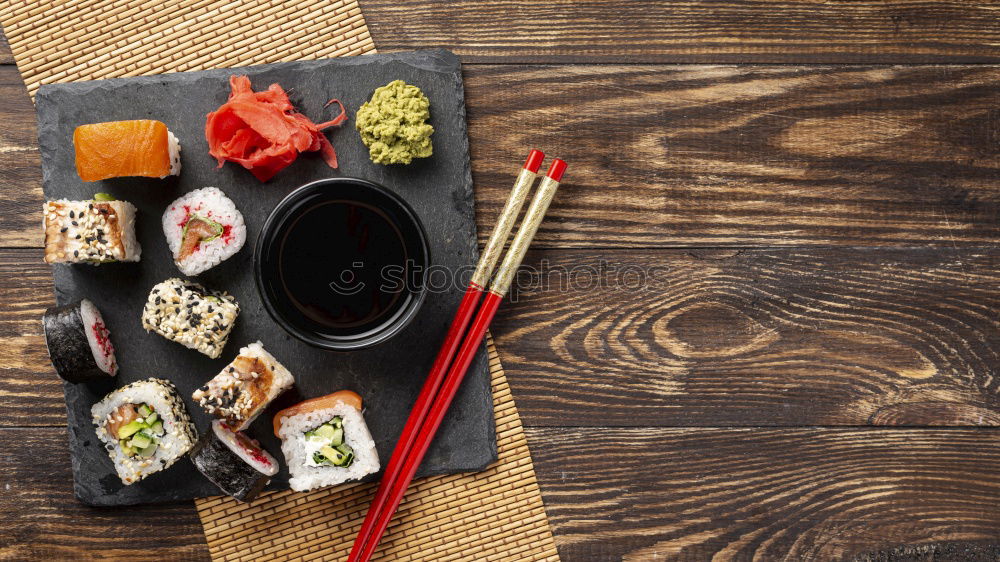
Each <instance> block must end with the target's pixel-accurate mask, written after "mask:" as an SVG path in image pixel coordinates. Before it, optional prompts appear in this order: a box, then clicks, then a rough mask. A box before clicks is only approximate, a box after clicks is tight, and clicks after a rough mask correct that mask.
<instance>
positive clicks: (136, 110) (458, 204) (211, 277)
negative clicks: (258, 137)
mask: <svg viewBox="0 0 1000 562" xmlns="http://www.w3.org/2000/svg"><path fill="white" fill-rule="evenodd" d="M234 73H242V74H247V75H249V76H250V78H251V81H252V82H253V85H254V88H255V89H256V90H260V89H264V88H267V86H268V85H270V84H271V83H274V82H277V83H279V84H281V85H282V86H283V87H284V88H285V89H286V90H287V91H288V92H289V96H290V97H291V99H292V102H293V103H294V104H295V105H296V107H297V108H298V109H299V110H300V111H302V112H303V113H304V114H306V115H307V116H309V117H310V118H312V119H313V120H314V121H316V122H321V121H325V120H327V119H329V118H331V117H332V116H333V115H334V114H333V113H332V112H333V111H334V110H335V108H334V107H331V108H329V109H324V108H323V104H324V103H325V102H326V101H327V100H328V99H330V98H332V97H336V98H339V99H340V100H341V101H343V102H344V105H346V106H347V108H348V112H349V115H350V120H349V121H348V123H347V124H346V125H344V126H343V127H341V128H337V129H332V130H327V137H328V138H329V139H330V140H331V142H332V143H333V145H334V147H335V148H336V150H337V154H338V156H339V158H340V169H339V170H332V169H330V168H329V167H327V166H326V164H325V163H324V162H323V161H322V160H321V159H320V157H319V155H318V153H308V154H305V155H302V156H300V157H299V159H298V160H297V161H296V162H295V163H294V164H293V165H292V166H290V167H288V168H286V169H285V170H283V171H282V172H280V173H279V174H278V175H277V176H276V177H275V178H274V179H272V180H271V181H270V182H268V183H266V184H261V183H260V182H258V181H257V180H256V179H255V178H253V177H252V176H251V175H250V173H249V172H248V171H246V170H244V169H243V168H242V167H239V166H237V165H234V164H226V165H225V166H224V167H223V168H222V169H216V162H215V160H214V159H213V158H212V157H211V156H209V154H208V146H207V143H206V141H205V135H204V125H205V115H206V114H207V113H208V112H210V111H213V110H214V109H216V108H217V107H218V106H219V105H221V104H222V103H223V102H224V101H225V100H226V98H227V96H228V94H229V84H228V78H229V76H230V75H232V74H234ZM395 79H402V80H405V81H406V82H408V83H410V84H415V85H417V86H419V87H420V88H421V89H422V90H423V91H424V93H426V95H427V97H428V98H429V99H430V101H431V124H432V125H433V126H434V129H435V133H434V136H433V142H434V155H433V156H432V157H430V158H427V159H423V160H417V161H414V163H413V164H411V165H408V166H391V167H386V166H380V165H376V164H372V163H371V162H370V161H369V159H368V154H367V149H366V148H365V147H364V145H363V144H362V143H361V140H360V138H359V135H358V133H357V131H355V130H354V129H353V122H354V112H355V111H356V110H357V108H358V107H359V106H360V105H361V103H363V102H364V101H366V100H367V99H368V98H369V97H370V96H371V94H372V92H373V91H374V89H375V88H377V87H379V86H382V85H384V84H387V83H389V82H390V81H392V80H395ZM36 106H37V111H38V122H39V126H38V138H39V144H40V145H41V152H42V170H43V182H44V192H45V197H46V199H59V198H67V199H89V198H91V197H92V196H93V194H94V193H95V192H110V193H112V194H113V195H115V196H116V197H118V198H119V199H124V200H128V201H131V202H132V203H133V204H135V205H136V207H138V209H139V219H138V225H137V235H138V237H139V242H140V244H141V245H142V261H141V262H139V263H135V264H109V265H102V266H99V267H92V266H66V265H57V266H55V267H54V268H53V275H54V277H55V288H56V300H57V302H58V303H59V304H65V303H68V302H70V301H74V300H77V299H79V298H82V297H87V298H89V299H91V300H92V301H94V303H95V304H96V305H97V306H98V308H99V309H100V310H101V312H102V314H103V315H104V318H105V320H106V322H107V324H108V326H109V328H110V329H111V334H112V340H113V343H114V344H115V347H116V349H117V354H118V361H119V364H120V366H121V371H120V373H119V375H118V377H117V380H115V381H114V382H113V383H112V382H109V383H107V384H100V383H98V384H88V385H73V384H66V385H65V390H66V403H67V412H68V418H69V420H68V423H69V441H70V449H71V452H72V462H73V477H74V481H75V491H76V496H77V498H78V499H79V500H80V501H82V502H84V503H87V504H91V505H127V504H136V503H152V502H165V501H174V500H183V499H190V498H195V497H202V496H209V495H216V494H218V493H219V491H218V490H217V489H216V488H215V486H213V485H212V484H211V483H210V482H208V480H206V479H205V478H203V477H202V476H201V474H200V473H198V472H197V471H196V470H195V469H194V467H193V466H192V464H191V463H190V461H189V460H187V459H184V460H181V461H179V462H178V463H177V464H175V465H174V466H173V467H171V468H170V469H168V470H165V471H162V472H160V473H157V474H154V475H152V476H150V477H148V478H146V479H145V480H143V481H141V482H139V483H136V484H133V485H131V486H123V485H122V484H121V482H120V481H119V480H118V478H117V476H116V475H115V473H114V467H113V466H112V464H111V461H110V459H109V458H108V456H107V454H106V453H105V451H104V449H103V448H102V447H101V445H100V443H99V440H98V439H97V437H96V435H95V433H94V428H93V426H92V425H91V421H90V407H91V405H93V404H94V402H96V401H97V400H99V399H100V398H101V397H103V396H104V395H105V394H106V393H108V392H110V391H111V390H113V389H114V388H115V387H118V386H122V385H124V384H127V383H129V382H132V381H135V380H139V379H144V378H148V377H152V376H156V377H162V378H167V379H170V380H172V381H174V383H175V384H176V385H177V386H178V388H179V389H180V391H181V393H182V395H183V396H184V397H185V399H186V403H187V407H188V410H189V412H190V413H191V414H192V417H193V418H194V420H195V423H196V424H197V426H198V430H199V432H203V431H205V430H206V429H207V428H208V424H209V417H208V416H207V415H206V414H205V413H204V412H203V411H202V410H201V409H200V408H198V407H197V406H196V405H195V404H193V403H192V402H191V400H190V395H191V392H192V391H193V390H194V389H195V388H197V387H198V386H201V385H202V384H204V382H205V381H207V380H208V379H209V378H211V377H212V376H214V375H215V374H216V373H217V372H219V371H220V370H221V369H222V367H223V366H225V365H226V364H227V363H228V362H229V361H231V360H232V359H233V357H235V356H236V353H237V351H238V350H239V348H240V347H242V346H243V345H246V344H247V343H250V342H253V341H256V340H258V339H259V340H261V341H262V342H263V343H264V347H265V348H266V349H268V350H269V351H271V352H272V353H273V354H274V355H275V357H277V358H278V360H279V361H281V362H282V363H283V364H284V365H285V366H287V367H288V368H289V369H290V370H291V372H292V374H293V375H294V376H295V379H296V387H295V388H294V389H293V390H292V391H289V392H286V393H285V394H284V395H282V396H281V397H279V398H278V400H276V401H275V403H274V404H272V406H271V407H270V408H269V409H268V411H267V412H265V413H264V414H263V415H261V417H260V418H258V419H257V420H256V421H255V422H254V424H253V425H252V427H251V428H250V432H249V433H250V434H251V435H252V436H253V437H255V438H257V439H260V440H261V442H262V444H264V446H265V447H266V448H267V449H268V450H269V451H271V453H272V454H274V455H275V457H277V458H279V459H281V458H282V457H281V450H280V446H279V443H278V440H277V439H276V438H275V437H274V436H273V434H272V433H271V431H270V424H271V417H272V414H273V413H274V412H275V411H277V410H278V409H280V408H283V407H287V406H289V405H291V404H294V403H296V402H298V401H300V400H303V399H305V398H311V397H314V396H319V395H322V394H327V393H329V392H333V391H336V390H340V389H345V388H346V389H352V390H355V391H357V392H358V393H359V394H361V396H362V397H363V398H364V402H365V408H366V412H365V417H366V419H367V422H368V427H369V429H370V430H371V433H372V435H373V437H374V438H375V441H376V443H377V445H378V451H379V456H380V458H381V460H382V464H383V466H385V463H386V462H387V461H388V459H389V455H390V454H391V451H392V447H393V446H394V445H395V441H396V439H397V437H398V435H399V433H400V432H401V431H402V427H403V424H404V422H405V420H406V416H407V414H408V412H409V408H410V406H411V405H412V404H413V402H414V400H415V399H416V395H417V392H418V391H419V389H420V386H421V384H422V382H423V379H424V377H425V375H426V373H427V370H428V369H429V367H430V365H431V362H432V360H433V357H434V354H435V352H436V350H437V346H438V344H439V342H440V341H441V339H442V338H443V336H444V333H445V331H446V329H447V326H448V323H449V322H450V320H451V316H452V314H453V311H454V310H455V308H456V306H457V304H458V301H459V300H460V298H461V288H460V286H458V285H456V286H454V287H452V288H451V289H449V290H447V291H444V292H431V294H429V295H428V298H427V299H426V301H425V302H424V304H423V306H422V308H421V310H420V312H419V314H418V315H417V317H416V318H415V319H414V321H413V322H412V323H411V324H410V325H409V326H408V327H407V328H406V329H405V330H403V331H402V332H401V333H400V334H398V335H396V336H395V337H394V338H393V339H392V340H390V341H389V342H386V343H384V344H382V345H380V346H377V347H375V348H373V349H369V350H365V351H356V352H351V353H334V352H327V351H321V350H318V349H314V348H311V347H309V346H308V345H306V344H304V343H302V342H300V341H298V340H296V339H294V338H292V337H291V336H289V335H287V334H286V333H285V332H283V331H282V330H281V328H279V327H278V326H277V325H276V324H275V323H274V322H273V321H272V320H271V318H270V316H268V315H267V312H266V311H265V310H264V308H263V305H262V304H261V302H260V299H259V297H258V294H257V290H256V288H255V286H254V282H253V278H252V274H251V265H252V257H253V256H252V254H253V248H252V246H253V242H254V241H255V240H256V238H257V233H258V231H259V229H260V227H261V225H262V224H263V222H264V220H265V218H266V217H267V215H268V213H269V212H270V211H271V209H272V208H273V207H274V206H275V205H276V204H277V203H278V201H280V200H281V198H282V197H284V196H285V195H286V194H288V193H289V192H290V191H292V190H293V189H295V188H296V187H298V186H300V185H302V184H305V183H307V182H310V181H313V180H317V179H320V178H325V177H333V176H354V177H360V178H365V179H369V180H372V181H375V182H378V183H381V184H383V185H385V186H386V187H388V188H389V189H392V190H393V191H395V192H396V193H399V194H400V195H401V196H402V197H403V198H404V199H406V200H407V201H408V202H409V203H410V205H411V206H412V207H413V208H414V210H415V211H416V212H417V214H418V215H419V216H420V218H421V220H422V221H423V223H424V226H425V227H426V229H427V234H428V237H429V242H430V246H431V263H432V264H433V265H435V266H443V267H446V268H448V269H450V270H452V271H455V270H457V269H460V268H462V267H464V266H470V265H471V264H474V263H475V261H476V257H477V247H476V236H475V223H474V221H473V194H472V177H471V173H470V166H469V147H468V138H467V136H466V124H465V102H464V93H463V87H462V76H461V67H460V64H459V62H458V59H457V57H455V55H453V54H452V53H450V52H447V51H443V50H435V51H421V52H416V53H398V54H391V55H364V56H359V57H351V58H341V59H331V60H319V61H302V62H291V63H279V64H272V65H265V66H254V67H246V68H240V69H220V70H209V71H203V72H190V73H179V74H165V75H160V76H149V77H136V78H120V79H112V80H102V81H96V82H81V83H73V84H56V85H47V86H42V88H41V89H40V90H39V91H38V95H37V96H36ZM125 119H158V120H161V121H163V122H164V123H166V124H167V127H168V128H170V130H171V131H172V132H173V133H174V134H175V135H177V137H178V138H179V139H180V142H181V146H182V151H181V161H182V166H183V167H182V173H181V175H180V177H179V178H168V179H166V180H155V179H145V178H120V179H115V180H107V181H102V182H93V183H83V182H81V181H80V178H79V177H78V176H77V174H76V169H75V167H74V152H73V141H72V138H73V137H72V135H73V129H74V128H75V127H76V126H78V125H81V124H84V123H95V122H101V121H117V120H125ZM205 186H216V187H219V188H220V189H222V190H223V191H224V192H226V194H227V195H229V197H230V198H231V199H233V201H234V202H235V203H236V206H237V207H238V208H239V209H240V210H241V212H242V213H243V216H244V219H245V221H246V224H247V229H248V232H247V243H246V245H245V246H244V248H243V249H242V250H241V251H240V253H239V254H237V255H236V256H234V257H233V258H230V259H229V260H228V261H226V262H223V263H222V264H221V265H219V266H217V267H215V268H214V269H211V270H209V271H207V272H205V273H203V274H201V275H199V276H198V277H197V278H196V279H197V280H198V281H200V282H202V283H203V284H205V285H207V286H209V287H213V288H218V289H225V290H227V291H229V292H230V293H232V294H233V295H235V296H236V298H237V300H238V301H239V303H240V305H241V308H242V312H241V313H240V316H239V319H238V320H237V323H236V327H235V329H234V330H233V333H232V335H231V337H230V339H229V343H228V345H227V346H226V349H225V352H224V353H223V355H222V357H221V358H219V359H216V360H212V359H209V358H208V357H206V356H204V355H202V354H200V353H198V352H195V351H192V350H189V349H186V348H184V347H182V346H180V345H179V344H176V343H173V342H170V341H168V340H166V339H164V338H162V337H160V336H158V335H155V334H147V333H146V332H145V331H144V330H143V329H142V326H141V323H140V320H139V315H140V312H141V309H142V305H143V303H144V302H145V299H146V296H147V295H148V293H149V290H150V288H151V287H152V286H153V285H154V284H156V283H158V282H160V281H162V280H164V279H167V278H169V277H183V276H182V275H181V274H180V272H179V271H178V270H177V269H176V267H175V266H174V265H173V262H172V260H171V257H170V252H169V249H168V248H167V243H166V240H165V238H164V236H163V232H162V230H161V227H160V217H161V215H162V212H163V210H164V209H165V208H166V206H167V204H168V203H169V202H170V201H172V200H174V199H175V198H177V197H179V196H180V195H182V194H183V193H186V192H189V191H192V190H194V189H197V188H200V187H205ZM53 376H54V375H53ZM494 460H496V434H495V431H494V422H493V403H492V396H491V393H490V380H489V373H488V367H487V359H486V352H485V349H480V351H479V355H478V356H477V358H476V360H475V362H474V363H473V365H472V368H471V369H470V371H469V373H468V375H467V378H466V380H465V382H464V383H463V385H462V389H461V391H460V392H459V394H458V396H457V397H456V399H455V401H454V403H453V405H452V407H451V411H450V412H449V414H448V418H447V419H446V420H445V422H444V424H443V425H442V428H441V431H440V433H439V434H438V436H437V438H436V440H435V441H434V444H433V446H432V447H431V449H430V451H429V452H428V454H427V457H426V458H425V459H424V462H423V465H422V466H421V468H420V471H419V473H418V474H420V475H429V474H441V473H453V472H464V471H476V470H481V469H483V468H485V467H486V466H487V465H488V464H490V463H491V462H493V461H494ZM282 461H283V459H282ZM287 479H288V474H287V471H286V470H284V469H282V472H281V473H279V475H278V476H276V477H275V478H274V480H273V481H272V483H271V485H270V487H269V489H287Z"/></svg>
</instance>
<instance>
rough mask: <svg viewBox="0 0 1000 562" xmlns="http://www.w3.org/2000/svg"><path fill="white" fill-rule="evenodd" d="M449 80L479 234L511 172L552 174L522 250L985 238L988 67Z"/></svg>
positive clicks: (999, 97) (616, 70)
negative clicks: (559, 163) (530, 163)
mask: <svg viewBox="0 0 1000 562" xmlns="http://www.w3.org/2000/svg"><path fill="white" fill-rule="evenodd" d="M466 74H467V77H468V79H467V88H466V90H467V98H468V105H469V124H470V136H471V138H472V139H473V143H472V148H473V170H474V172H475V180H476V188H477V190H478V201H479V202H480V206H479V208H478V209H477V211H478V217H479V220H480V230H481V232H489V229H488V228H487V227H488V225H489V223H491V222H492V221H493V220H495V217H496V216H497V214H498V213H499V209H500V207H501V206H502V201H503V200H504V198H505V197H506V194H507V192H508V190H509V189H510V187H509V186H510V183H511V180H510V176H511V165H512V164H514V163H515V162H520V161H521V159H522V158H523V154H524V153H525V152H526V150H527V149H528V148H529V147H531V146H538V147H540V148H543V149H545V150H546V152H548V153H549V154H551V155H552V156H559V157H561V158H564V159H565V160H566V161H567V162H569V163H570V166H569V170H568V172H567V174H566V177H565V180H564V182H565V183H564V185H563V187H562V188H561V190H560V194H559V195H557V198H556V200H555V202H554V203H553V206H552V208H551V210H550V212H549V215H548V217H547V219H546V221H545V222H544V223H543V224H542V228H541V231H540V233H539V236H538V237H537V238H536V242H535V247H541V246H545V247H569V246H574V247H595V246H596V247H678V246H721V245H733V246H759V245H776V244H787V245H804V244H822V245H829V244H849V245H918V244H933V245H941V246H948V247H952V246H954V245H963V244H993V243H995V242H996V240H997V238H998V235H1000V110H998V109H997V108H998V107H1000V88H998V87H997V86H998V85H1000V69H997V68H983V67H796V66H781V67H775V66H767V67H761V66H751V67H707V66H685V67H665V66H641V65H635V66H591V67H511V66H498V67H488V68H480V67H476V68H473V69H471V70H469V71H468V72H467V73H466ZM514 92H516V94H512V93H514Z"/></svg>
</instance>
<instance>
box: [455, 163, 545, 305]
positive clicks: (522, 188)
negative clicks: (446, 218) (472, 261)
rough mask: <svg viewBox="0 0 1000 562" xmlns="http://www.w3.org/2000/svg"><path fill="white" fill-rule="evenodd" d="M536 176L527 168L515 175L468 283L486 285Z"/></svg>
mask: <svg viewBox="0 0 1000 562" xmlns="http://www.w3.org/2000/svg"><path fill="white" fill-rule="evenodd" d="M537 177H538V174H537V173H535V172H532V171H531V170H529V169H527V168H521V173H519V174H518V175H517V180H516V181H515V182H514V188H513V189H512V190H511V191H510V197H508V198H507V203H506V204H505V205H504V207H503V210H502V211H500V217H499V218H498V219H497V224H496V226H494V227H493V234H491V235H490V239H489V241H487V242H486V247H485V248H483V253H482V254H480V256H479V264H477V265H476V271H475V272H473V274H472V279H470V280H469V281H470V283H473V284H475V285H476V286H478V287H486V284H487V283H489V281H490V275H492V274H493V268H494V267H496V265H497V261H499V260H500V254H502V253H503V248H504V246H505V245H506V244H507V238H508V237H510V231H511V230H513V229H514V223H515V222H517V215H519V214H521V207H523V206H524V201H525V199H527V198H528V192H529V191H531V186H532V184H534V183H535V178H537Z"/></svg>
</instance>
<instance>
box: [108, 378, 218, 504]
mask: <svg viewBox="0 0 1000 562" xmlns="http://www.w3.org/2000/svg"><path fill="white" fill-rule="evenodd" d="M90 413H91V419H92V421H93V423H94V427H95V428H96V430H97V437H98V438H99V439H100V440H101V442H102V443H103V444H104V448H105V449H106V450H107V451H108V456H110V457H111V462H112V463H114V465H115V470H116V471H117V472H118V477H119V478H120V479H121V481H122V483H124V484H126V485H128V484H132V483H134V482H138V481H139V480H142V479H143V478H145V477H147V476H149V475H150V474H153V473H154V472H158V471H160V470H163V469H165V468H168V467H169V466H170V465H172V464H174V462H176V461H177V459H179V458H181V457H182V456H184V454H185V453H187V452H188V450H190V449H191V447H192V446H193V445H194V444H195V441H197V439H198V434H197V432H196V431H195V428H194V424H192V423H191V418H190V417H188V413H187V410H185V409H184V401H183V400H181V397H180V395H179V394H177V388H175V387H174V385H173V383H171V382H170V381H166V380H163V379H146V380H141V381H136V382H134V383H132V384H130V385H127V386H123V387H121V388H119V389H118V390H115V391H114V392H112V393H110V394H108V395H107V396H105V397H104V398H103V399H102V400H101V401H100V402H98V403H96V404H94V406H93V407H92V408H91V409H90Z"/></svg>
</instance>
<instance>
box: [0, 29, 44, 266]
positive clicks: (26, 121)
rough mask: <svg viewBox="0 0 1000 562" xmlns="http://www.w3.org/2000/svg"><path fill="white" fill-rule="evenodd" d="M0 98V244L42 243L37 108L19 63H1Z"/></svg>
mask: <svg viewBox="0 0 1000 562" xmlns="http://www.w3.org/2000/svg"><path fill="white" fill-rule="evenodd" d="M4 45H6V43H5V44H4ZM0 58H2V57H0ZM0 100H3V101H2V103H0V123H3V124H4V126H3V127H0V193H3V197H2V198H0V201H2V203H0V211H2V212H0V233H2V235H0V236H2V238H0V246H3V247H15V246H41V245H42V243H43V237H42V232H41V230H42V229H41V226H40V225H41V220H42V214H41V209H42V207H41V205H42V170H41V166H42V161H41V156H40V154H39V152H38V134H37V130H36V128H35V108H34V106H33V105H32V104H31V98H29V97H28V92H27V90H25V89H24V83H23V82H22V81H21V76H20V74H18V72H17V67H16V66H13V65H0Z"/></svg>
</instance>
